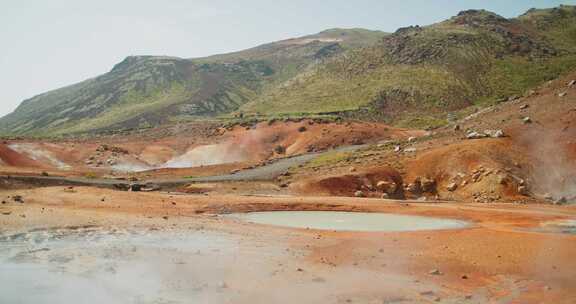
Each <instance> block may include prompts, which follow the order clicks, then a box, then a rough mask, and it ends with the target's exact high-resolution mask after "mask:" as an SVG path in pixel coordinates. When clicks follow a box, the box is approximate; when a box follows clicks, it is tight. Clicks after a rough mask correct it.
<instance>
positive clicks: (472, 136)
mask: <svg viewBox="0 0 576 304" xmlns="http://www.w3.org/2000/svg"><path fill="white" fill-rule="evenodd" d="M486 137H488V136H487V135H486V134H481V133H478V132H476V131H472V132H469V133H468V134H466V138H467V139H481V138H486Z"/></svg>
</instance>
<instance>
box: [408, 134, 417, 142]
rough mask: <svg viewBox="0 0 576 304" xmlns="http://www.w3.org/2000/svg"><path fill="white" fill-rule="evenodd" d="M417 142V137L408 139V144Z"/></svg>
mask: <svg viewBox="0 0 576 304" xmlns="http://www.w3.org/2000/svg"><path fill="white" fill-rule="evenodd" d="M415 141H416V137H414V136H410V137H408V142H409V143H411V142H415Z"/></svg>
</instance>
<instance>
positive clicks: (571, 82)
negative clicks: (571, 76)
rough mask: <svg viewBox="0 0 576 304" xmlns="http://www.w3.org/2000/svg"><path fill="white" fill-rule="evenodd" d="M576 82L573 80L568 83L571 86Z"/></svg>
mask: <svg viewBox="0 0 576 304" xmlns="http://www.w3.org/2000/svg"><path fill="white" fill-rule="evenodd" d="M575 84H576V80H572V81H570V82H569V83H568V86H569V87H571V86H573V85H575Z"/></svg>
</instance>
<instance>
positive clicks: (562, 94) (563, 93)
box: [558, 92, 568, 97]
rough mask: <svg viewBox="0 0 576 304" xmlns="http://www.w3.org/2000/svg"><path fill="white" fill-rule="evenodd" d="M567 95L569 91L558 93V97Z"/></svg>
mask: <svg viewBox="0 0 576 304" xmlns="http://www.w3.org/2000/svg"><path fill="white" fill-rule="evenodd" d="M566 95H568V93H567V92H562V93H560V94H558V97H565V96H566Z"/></svg>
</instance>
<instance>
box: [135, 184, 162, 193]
mask: <svg viewBox="0 0 576 304" xmlns="http://www.w3.org/2000/svg"><path fill="white" fill-rule="evenodd" d="M160 189H161V187H160V186H159V185H157V184H153V183H147V184H146V186H144V187H141V189H140V191H143V192H153V191H159V190H160Z"/></svg>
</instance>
